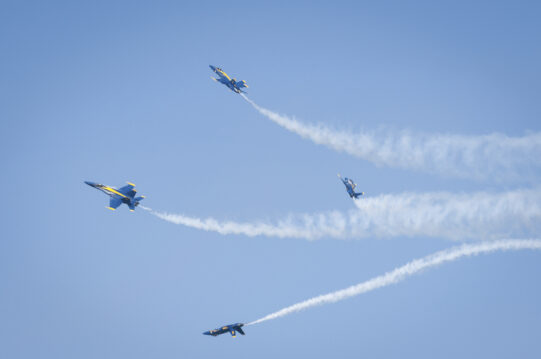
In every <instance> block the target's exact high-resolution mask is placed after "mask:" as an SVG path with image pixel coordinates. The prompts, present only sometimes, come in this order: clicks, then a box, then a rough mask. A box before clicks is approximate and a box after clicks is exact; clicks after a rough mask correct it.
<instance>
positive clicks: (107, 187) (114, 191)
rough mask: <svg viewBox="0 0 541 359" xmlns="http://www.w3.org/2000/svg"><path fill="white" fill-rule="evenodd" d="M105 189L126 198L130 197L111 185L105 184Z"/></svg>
mask: <svg viewBox="0 0 541 359" xmlns="http://www.w3.org/2000/svg"><path fill="white" fill-rule="evenodd" d="M104 189H105V190H106V191H109V192H112V193H114V194H118V195H119V196H122V197H124V198H128V197H127V196H125V195H123V194H122V193H120V192H118V191H117V190H116V189H114V188H111V187H109V186H104Z"/></svg>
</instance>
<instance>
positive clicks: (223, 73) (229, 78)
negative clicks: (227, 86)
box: [218, 70, 231, 81]
mask: <svg viewBox="0 0 541 359" xmlns="http://www.w3.org/2000/svg"><path fill="white" fill-rule="evenodd" d="M218 71H220V73H221V74H222V75H224V76H225V77H227V79H228V80H229V81H231V77H229V76H228V75H227V74H226V73H225V72H223V71H222V70H218Z"/></svg>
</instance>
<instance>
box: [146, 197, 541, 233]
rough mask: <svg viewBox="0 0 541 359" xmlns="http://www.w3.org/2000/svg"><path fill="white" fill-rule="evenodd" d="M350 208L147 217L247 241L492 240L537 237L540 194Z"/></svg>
mask: <svg viewBox="0 0 541 359" xmlns="http://www.w3.org/2000/svg"><path fill="white" fill-rule="evenodd" d="M355 204H356V206H357V208H356V209H352V210H350V211H348V212H345V213H344V212H339V211H331V212H325V213H319V214H298V215H290V216H288V217H286V218H285V219H282V220H279V221H277V222H275V223H270V222H262V221H259V222H245V223H241V222H234V221H218V220H216V219H214V218H204V219H202V218H197V217H190V216H185V215H182V214H170V213H163V212H158V211H151V213H152V214H154V215H155V216H157V217H159V218H161V219H163V220H166V221H168V222H171V223H175V224H181V225H184V226H188V227H192V228H196V229H201V230H205V231H213V232H217V233H220V234H224V235H228V234H242V235H246V236H249V237H254V236H267V237H279V238H303V239H308V240H315V239H320V238H367V237H380V238H390V237H397V236H408V237H419V236H427V237H440V238H449V239H471V238H483V239H495V238H502V237H512V236H513V237H517V236H521V237H522V236H531V235H537V234H539V233H541V190H536V189H535V190H534V189H529V190H515V191H509V192H502V193H488V192H478V193H473V194H455V193H449V192H434V193H420V194H419V193H402V194H387V195H380V196H375V197H363V198H360V199H358V200H356V201H355Z"/></svg>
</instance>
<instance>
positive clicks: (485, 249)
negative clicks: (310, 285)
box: [247, 239, 541, 325]
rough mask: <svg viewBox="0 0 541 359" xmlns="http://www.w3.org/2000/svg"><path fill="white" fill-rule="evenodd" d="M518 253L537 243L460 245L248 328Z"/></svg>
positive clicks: (509, 241)
mask: <svg viewBox="0 0 541 359" xmlns="http://www.w3.org/2000/svg"><path fill="white" fill-rule="evenodd" d="M519 249H541V241H540V240H532V239H528V240H501V241H494V242H485V243H481V244H475V245H472V244H468V245H462V246H460V247H457V248H452V249H447V250H443V251H440V252H437V253H434V254H432V255H429V256H427V257H424V258H421V259H416V260H414V261H411V262H409V263H407V264H406V265H404V266H402V267H398V268H396V269H394V270H392V271H390V272H387V273H385V274H383V275H381V276H379V277H375V278H372V279H370V280H367V281H366V282H362V283H359V284H356V285H353V286H351V287H349V288H346V289H342V290H338V291H336V292H332V293H328V294H324V295H320V296H317V297H314V298H311V299H308V300H305V301H303V302H299V303H297V304H293V305H291V306H289V307H286V308H284V309H281V310H279V311H277V312H274V313H271V314H269V315H267V316H264V317H263V318H260V319H257V320H255V321H253V322H251V323H248V324H247V325H252V324H257V323H261V322H264V321H267V320H271V319H276V318H279V317H283V316H286V315H289V314H291V313H294V312H298V311H301V310H304V309H308V308H310V307H314V306H317V305H323V304H327V303H335V302H338V301H341V300H344V299H347V298H350V297H354V296H356V295H360V294H363V293H367V292H370V291H373V290H375V289H378V288H381V287H385V286H388V285H391V284H394V283H398V282H401V281H403V280H404V279H406V278H407V277H409V276H412V275H414V274H416V273H418V272H420V271H422V270H423V269H426V268H429V267H434V266H437V265H440V264H443V263H446V262H452V261H455V260H457V259H459V258H461V257H465V256H474V255H478V254H481V253H490V252H494V251H509V250H519Z"/></svg>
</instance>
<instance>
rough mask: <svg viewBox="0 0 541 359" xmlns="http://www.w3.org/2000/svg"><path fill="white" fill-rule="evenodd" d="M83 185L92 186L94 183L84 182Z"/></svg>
mask: <svg viewBox="0 0 541 359" xmlns="http://www.w3.org/2000/svg"><path fill="white" fill-rule="evenodd" d="M85 183H86V184H87V185H89V186H94V183H92V182H90V181H85Z"/></svg>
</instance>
